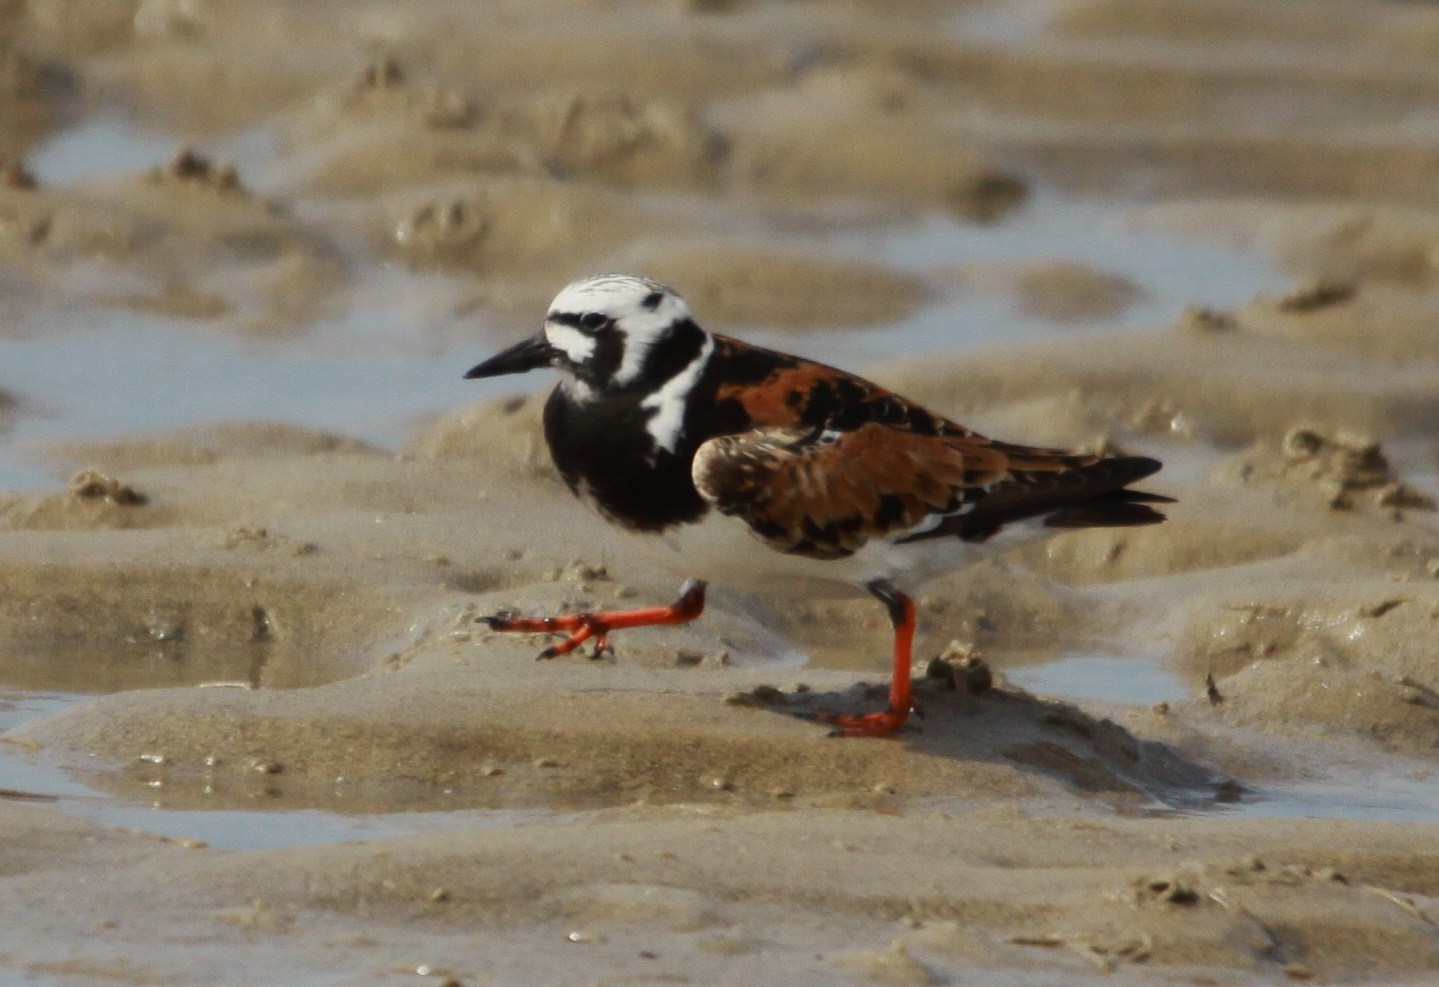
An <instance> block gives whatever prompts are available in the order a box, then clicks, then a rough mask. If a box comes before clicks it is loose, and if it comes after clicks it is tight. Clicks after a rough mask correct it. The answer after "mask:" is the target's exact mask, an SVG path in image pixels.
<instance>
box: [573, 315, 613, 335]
mask: <svg viewBox="0 0 1439 987" xmlns="http://www.w3.org/2000/svg"><path fill="white" fill-rule="evenodd" d="M609 321H610V320H609V318H608V317H606V316H604V315H602V314H600V313H599V312H586V313H585V314H584V315H582V316H580V328H581V329H588V330H589V331H590V332H599V331H600V330H601V329H603V328H604V327H605V325H606V324H608V322H609Z"/></svg>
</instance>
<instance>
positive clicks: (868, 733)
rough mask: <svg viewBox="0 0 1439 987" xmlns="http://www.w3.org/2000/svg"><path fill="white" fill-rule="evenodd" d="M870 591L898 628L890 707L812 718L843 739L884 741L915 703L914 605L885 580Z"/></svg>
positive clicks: (872, 585) (901, 724)
mask: <svg viewBox="0 0 1439 987" xmlns="http://www.w3.org/2000/svg"><path fill="white" fill-rule="evenodd" d="M868 589H869V591H870V592H871V593H873V594H874V595H875V596H876V597H878V598H879V600H880V602H881V603H883V604H884V605H885V606H886V607H888V608H889V620H890V623H892V624H893V625H894V672H893V676H892V677H891V678H890V682H889V707H888V708H887V709H885V710H883V711H881V712H878V713H859V714H850V713H814V714H812V715H811V716H810V717H809V718H810V719H815V720H818V721H820V722H821V723H833V724H834V725H835V726H836V727H838V728H839V729H838V730H836V731H835V733H836V734H837V735H838V736H841V737H882V736H884V735H885V734H889V733H894V732H895V731H897V730H898V729H899V728H900V727H902V726H904V723H905V721H906V720H907V719H909V714H910V712H911V711H912V710H913V709H914V703H913V702H912V701H911V699H910V698H909V670H910V664H911V663H912V661H913V653H914V601H913V600H911V599H910V598H909V597H907V596H905V595H904V594H903V593H901V592H900V591H899V590H897V589H895V588H894V587H893V586H891V585H890V584H889V583H888V582H886V581H884V580H876V581H874V582H872V583H870V584H869V586H868Z"/></svg>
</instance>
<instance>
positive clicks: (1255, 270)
mask: <svg viewBox="0 0 1439 987" xmlns="http://www.w3.org/2000/svg"><path fill="white" fill-rule="evenodd" d="M1036 9H1039V8H1038V7H1036ZM176 146H177V142H176V141H174V140H173V139H171V138H169V137H167V136H166V135H164V134H160V133H156V132H153V131H145V130H140V129H137V128H136V127H135V126H134V124H133V123H132V122H131V121H130V120H128V119H127V118H126V117H124V116H123V115H119V114H112V115H100V116H96V117H92V118H90V119H89V120H87V121H86V122H85V123H83V124H81V125H80V126H78V127H76V128H75V129H73V130H71V131H68V132H65V133H62V134H59V135H57V136H56V137H54V138H53V139H52V140H51V141H49V142H48V143H47V144H45V145H44V146H43V147H41V148H40V149H39V150H38V151H37V152H36V154H35V155H34V156H33V157H32V158H31V159H30V162H29V164H30V165H31V167H32V168H33V170H34V171H35V173H36V175H37V177H38V178H39V179H40V180H41V181H42V182H46V183H51V184H61V185H63V184H68V183H72V182H85V181H94V180H98V179H104V178H107V177H110V176H113V175H117V174H124V173H133V172H136V171H140V170H143V169H145V168H148V167H153V166H156V165H160V164H163V162H164V161H165V160H167V159H168V158H169V157H170V156H171V155H172V154H173V153H174V151H175V148H176ZM206 150H209V151H212V152H214V153H215V154H216V156H217V157H220V158H224V159H229V160H235V161H238V162H239V163H240V164H241V166H242V168H243V169H244V171H245V174H246V177H247V181H249V182H251V183H252V184H255V186H256V187H259V188H263V187H264V181H265V179H264V176H265V173H266V170H267V169H269V168H272V167H273V166H274V163H275V159H276V156H277V154H278V147H277V144H276V142H275V140H274V137H273V135H270V134H268V133H267V132H263V131H253V132H246V133H243V134H237V135H234V136H233V137H231V138H228V139H225V140H222V141H220V142H218V143H217V144H214V145H212V146H211V147H209V148H207V149H206ZM100 151H103V153H98V152H100ZM808 246H809V247H810V248H811V249H814V250H817V251H820V252H824V253H828V254H830V255H835V256H841V257H851V258H869V259H873V260H877V261H880V262H885V263H890V264H893V265H895V266H897V267H900V268H903V269H905V270H909V271H913V272H916V273H921V274H925V275H927V276H930V277H931V279H932V280H936V281H938V282H940V283H941V284H946V285H948V284H951V282H952V285H953V287H952V288H951V289H949V290H946V291H945V293H944V294H943V295H942V296H941V297H940V298H938V299H937V300H936V301H935V302H934V303H933V304H931V305H929V306H927V307H925V308H923V309H922V310H920V311H919V312H917V313H916V314H915V315H913V316H912V317H910V318H907V319H905V320H902V321H901V322H899V323H896V324H894V325H890V326H884V327H878V328H873V329H869V330H865V331H860V332H843V333H831V334H822V335H821V334H813V335H807V336H795V335H791V334H785V335H780V334H777V333H763V332H755V333H748V334H747V335H748V336H750V337H751V338H754V339H756V340H758V341H760V342H766V343H769V344H771V345H776V346H782V347H785V348H789V349H795V350H799V351H801V352H805V353H808V354H812V355H814V356H817V357H820V358H822V359H824V360H826V361H828V362H834V363H838V364H841V365H850V366H858V365H863V364H864V363H867V362H870V361H878V360H884V359H888V358H892V357H895V356H906V355H914V354H922V353H926V352H947V351H953V350H957V349H967V348H980V347H984V346H989V345H998V344H1007V343H1012V342H1014V341H1016V340H1025V339H1040V338H1044V337H1046V336H1054V335H1061V334H1071V333H1083V332H1086V331H1091V330H1094V329H1099V328H1104V329H1111V328H1115V327H1121V328H1133V329H1139V328H1144V327H1152V326H1157V325H1162V324H1165V323H1167V322H1169V321H1172V320H1173V319H1174V318H1175V316H1176V315H1177V314H1178V313H1179V312H1180V310H1181V309H1182V308H1183V307H1185V306H1188V305H1208V306H1213V307H1216V308H1225V307H1231V306H1235V305H1239V304H1241V303H1243V302H1245V301H1247V300H1249V299H1250V298H1252V297H1253V296H1254V295H1255V294H1257V293H1261V292H1265V291H1273V290H1277V289H1278V288H1280V287H1282V286H1283V284H1284V279H1283V278H1282V277H1281V276H1280V275H1279V274H1278V273H1277V272H1276V271H1274V270H1273V269H1272V267H1270V266H1269V264H1268V263H1267V262H1265V261H1263V260H1262V259H1260V258H1259V257H1257V256H1256V255H1255V254H1253V253H1249V252H1246V251H1242V250H1237V249H1230V248H1226V247H1222V246H1218V245H1216V244H1213V243H1209V242H1205V241H1201V240H1198V239H1189V238H1184V237H1180V236H1175V235H1170V234H1160V233H1153V232H1138V231H1135V230H1133V229H1130V228H1127V227H1126V225H1125V221H1124V210H1123V207H1122V206H1117V205H1116V204H1114V203H1099V202H1084V201H1074V200H1066V199H1061V198H1059V197H1057V196H1054V195H1052V194H1048V193H1045V192H1043V191H1041V192H1040V193H1039V194H1037V195H1036V196H1034V197H1033V198H1032V199H1031V200H1030V202H1028V203H1027V204H1026V205H1025V206H1024V207H1023V208H1022V209H1020V210H1018V211H1017V212H1016V213H1014V214H1013V215H1011V216H1009V217H1008V218H1006V220H1005V221H1004V222H1001V223H998V224H994V225H974V224H968V223H964V222H960V221H958V220H956V219H954V218H952V217H949V216H943V215H938V214H936V215H934V216H931V217H929V218H928V219H926V220H924V221H923V222H920V223H918V224H914V225H907V226H895V227H891V228H880V229H865V230H856V231H852V232H850V233H847V234H843V235H839V236H828V237H827V238H826V239H825V240H824V241H823V242H822V243H814V244H809V245H808ZM1052 260H1066V261H1072V262H1075V263H1080V264H1084V265H1087V266H1089V267H1093V268H1096V269H1099V270H1102V271H1105V272H1108V273H1111V274H1115V275H1119V276H1121V277H1124V278H1127V279H1128V280H1130V281H1132V282H1133V283H1134V284H1135V285H1137V286H1138V287H1139V288H1140V289H1141V292H1142V294H1141V295H1140V296H1139V297H1138V298H1137V299H1136V300H1135V301H1134V302H1133V304H1131V305H1130V306H1128V308H1127V309H1126V310H1125V311H1124V312H1123V313H1122V314H1121V315H1118V316H1116V317H1114V318H1109V319H1103V320H1090V321H1077V322H1069V323H1063V324H1060V323H1055V322H1051V321H1046V320H1044V319H1041V318H1037V317H1034V316H1029V315H1025V314H1023V313H1021V312H1020V311H1019V309H1018V305H1017V303H1016V301H1015V299H1014V298H1013V297H1012V296H1011V295H1010V294H1009V293H1007V292H1001V291H993V290H992V291H977V290H974V289H972V288H968V287H965V286H964V284H963V278H962V276H961V275H960V273H958V272H959V271H960V269H961V268H963V267H965V266H967V265H1003V264H1019V263H1026V262H1035V261H1052ZM359 262H360V263H362V264H363V263H366V261H365V260H364V259H363V258H360V259H359ZM949 269H953V270H954V271H955V272H956V274H955V276H954V277H953V278H952V279H950V278H949V277H947V276H945V275H944V274H943V272H945V271H946V270H949ZM936 272H937V273H936ZM87 276H88V277H91V278H98V279H101V280H103V278H104V277H105V276H106V275H105V274H104V273H103V272H99V273H94V272H91V273H90V274H88V275H87ZM358 280H359V281H360V283H361V287H359V288H358V289H357V290H356V291H355V293H354V295H353V300H352V303H351V305H350V306H349V309H348V310H347V311H346V312H344V313H342V314H340V315H338V316H334V317H330V318H327V319H325V320H322V321H319V322H316V323H314V324H312V325H309V326H306V327H304V332H303V333H301V334H300V335H298V336H295V337H293V338H287V339H264V340H257V339H251V338H243V337H239V336H235V335H228V334H223V333H220V332H216V331H213V330H210V329H208V328H207V327H205V326H203V325H196V324H195V323H192V322H182V321H179V320H167V319H163V318H158V317H154V316H148V315H140V314H136V313H132V312H126V311H123V310H117V309H115V308H113V307H100V306H95V305H91V304H89V303H87V302H84V301H78V300H77V301H72V302H71V303H70V304H68V305H65V306H57V307H56V308H55V309H53V310H49V311H47V313H46V321H45V323H44V324H32V325H28V326H26V325H21V326H19V327H18V331H17V333H16V335H15V336H14V337H13V338H10V337H7V338H0V389H3V390H5V391H8V392H11V393H13V394H15V395H16V396H17V397H19V398H20V399H21V401H22V410H21V414H20V415H19V416H17V420H16V422H15V425H14V427H13V428H12V429H11V430H10V431H9V432H7V433H4V434H3V435H0V491H3V490H23V489H31V488H53V487H54V486H55V485H56V484H57V483H58V482H59V480H60V478H59V477H58V476H56V475H55V474H54V473H52V472H51V471H49V470H47V469H45V468H44V466H43V464H41V463H40V462H39V461H37V460H33V459H31V458H30V457H29V456H28V454H27V452H26V447H27V446H29V445H31V444H35V443H44V442H50V441H58V440H65V439H86V440H90V439H96V438H101V437H104V436H109V435H117V434H122V433H131V432H137V431H145V430H151V429H160V428H172V427H177V426H183V425H192V424H200V423H205V422H213V421H222V420H251V421H253V420H273V421H283V422H287V423H291V424H297V425H303V426H309V427H313V428H318V429H324V430H331V431H336V432H341V433H343V434H347V435H351V436H354V437H357V438H362V439H366V440H369V441H372V442H375V443H377V444H380V445H383V446H389V447H393V446H396V445H398V444H400V443H402V442H403V441H404V440H405V439H406V438H407V436H408V435H409V434H411V433H412V432H413V430H414V429H415V427H416V426H417V424H418V423H420V422H421V421H423V420H424V419H426V418H427V417H429V416H433V415H436V414H439V413H442V412H445V411H448V410H451V409H453V408H456V407H459V406H462V405H465V404H467V403H471V402H474V401H477V400H481V399H483V398H485V397H487V396H492V395H494V394H499V393H505V392H512V391H514V390H517V389H519V388H520V387H523V386H526V385H528V386H530V387H532V388H539V387H542V386H547V385H546V384H545V383H543V382H542V381H541V380H540V379H539V378H538V377H536V378H535V379H534V380H533V381H527V382H525V384H518V383H517V382H516V381H514V380H500V381H485V382H474V381H465V380H462V379H461V374H462V373H463V372H464V370H465V369H467V368H468V367H469V366H470V365H472V364H473V363H474V362H476V361H477V360H478V359H479V358H481V357H482V356H484V355H485V353H486V352H487V351H488V350H490V349H491V348H493V347H494V346H495V345H497V343H496V342H494V337H493V335H492V334H491V332H490V329H491V327H489V326H486V325H483V324H476V323H475V322H474V321H473V319H472V318H471V317H469V316H465V317H460V316H456V315H455V314H454V313H455V311H456V310H457V304H458V302H459V300H460V299H461V298H462V297H463V291H464V287H465V281H466V279H465V278H464V277H463V276H448V275H440V274H427V273H415V272H410V271H406V270H403V269H399V268H395V267H391V266H386V265H383V264H381V263H379V262H377V261H369V262H368V267H367V268H366V269H365V271H364V272H363V275H362V276H361V277H359V278H358ZM1008 674H1009V676H1010V678H1011V679H1012V680H1013V681H1014V682H1016V683H1017V684H1019V685H1022V686H1023V687H1025V688H1027V689H1031V690H1033V691H1035V692H1039V693H1044V694H1049V695H1055V696H1059V697H1066V698H1073V699H1077V700H1081V701H1082V700H1085V699H1096V700H1104V701H1107V702H1124V703H1132V704H1137V705H1150V704H1153V703H1155V702H1159V701H1163V700H1174V699H1178V698H1181V697H1183V696H1184V695H1186V694H1187V693H1189V692H1191V691H1192V687H1191V686H1190V685H1188V684H1186V683H1185V682H1183V681H1182V680H1180V679H1179V678H1178V677H1176V676H1174V675H1172V674H1170V673H1168V672H1166V671H1165V670H1164V669H1163V668H1161V667H1160V666H1159V665H1158V664H1157V663H1154V662H1150V661H1145V660H1143V659H1134V658H1121V657H1115V656H1107V655H1097V654H1071V655H1066V656H1064V657H1062V658H1061V659H1059V660H1058V661H1055V662H1052V663H1049V664H1045V665H1039V666H1032V667H1028V668H1023V669H1017V670H1014V671H1012V672H1010V673H1008ZM79 698H82V697H79V696H75V695H68V694H65V695H57V694H49V693H17V694H12V695H9V696H6V695H4V694H0V730H4V729H9V728H10V727H13V726H15V725H16V724H18V723H19V722H22V721H23V720H25V719H29V718H31V717H36V716H43V715H46V714H48V713H52V712H54V711H56V710H58V709H61V708H63V707H64V706H66V705H69V704H70V703H73V702H75V701H77V700H78V699H79ZM0 787H4V788H7V789H14V790H18V791H20V792H29V793H34V794H36V795H38V796H41V797H42V798H43V800H45V801H47V802H48V803H49V804H53V805H54V806H55V807H57V808H59V809H60V810H61V811H64V812H66V813H69V814H73V815H77V816H81V817H83V818H87V819H91V820H94V821H96V822H99V823H102V824H104V825H111V826H122V827H128V828H136V829H143V830H147V831H150V832H155V833H160V834H163V835H166V836H170V837H174V838H177V839H197V840H203V841H205V842H206V843H209V844H211V845H214V846H218V847H225V848H236V849H239V848H256V847H274V846H290V845H297V844H313V843H330V842H342V841H347V840H358V839H368V838H376V837H382V836H393V835H399V834H403V833H409V832H416V831H419V830H426V829H435V828H447V827H484V826H511V825H519V824H521V823H524V822H526V821H530V820H532V819H538V818H554V815H553V814H552V813H546V812H543V811H536V812H529V811H517V810H498V811H493V810H464V811H456V812H448V811H434V812H425V813H387V814H381V815H375V814H354V815H350V814H343V813H338V812H327V811H320V810H300V811H296V810H285V809H266V810H255V811H213V810H178V809H170V808H165V807H163V795H162V793H161V792H159V791H157V802H158V803H159V804H158V805H145V804H140V803H136V802H129V801H125V800H122V799H120V798H117V797H115V796H114V795H111V794H108V793H105V792H102V791H100V790H98V789H95V788H92V787H91V786H89V785H86V784H84V783H82V782H81V781H77V780H75V778H74V777H72V776H71V775H69V774H67V773H66V772H65V771H63V770H61V769H59V768H58V767H56V766H54V765H53V764H49V763H47V762H46V760H45V759H44V758H41V757H36V756H33V755H31V754H29V753H28V752H26V751H24V750H23V749H21V748H19V747H17V746H16V745H11V744H3V743H0ZM1430 787H1431V786H1429V785H1428V784H1427V783H1426V782H1425V781H1424V780H1422V779H1416V777H1415V776H1414V774H1413V770H1412V769H1411V768H1410V767H1408V766H1403V767H1400V768H1396V769H1395V771H1394V773H1392V775H1391V774H1383V776H1382V777H1376V776H1375V774H1374V773H1372V772H1371V773H1365V774H1361V773H1355V772H1351V773H1349V774H1336V775H1333V776H1325V777H1322V778H1320V779H1319V780H1315V781H1312V782H1306V783H1303V784H1295V785H1286V786H1283V787H1275V788H1271V789H1267V790H1265V791H1263V792H1260V793H1258V795H1257V796H1256V797H1255V798H1254V799H1253V800H1250V801H1246V802H1245V803H1242V804H1240V805H1238V806H1235V807H1232V808H1231V809H1230V810H1228V811H1233V812H1236V813H1242V814H1251V815H1270V816H1325V817H1334V818H1356V819H1406V820H1428V821H1434V820H1439V796H1436V795H1434V794H1433V793H1432V792H1431V791H1429V788H1430ZM50 800H53V801H50ZM27 982H36V981H34V980H30V981H27Z"/></svg>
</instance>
